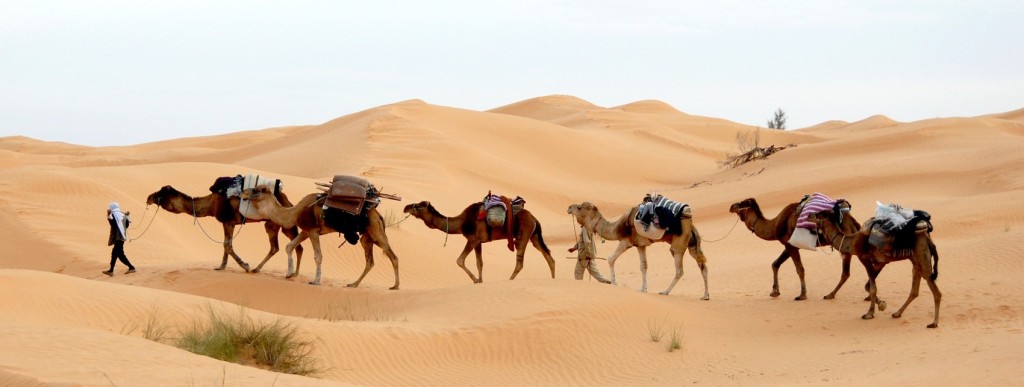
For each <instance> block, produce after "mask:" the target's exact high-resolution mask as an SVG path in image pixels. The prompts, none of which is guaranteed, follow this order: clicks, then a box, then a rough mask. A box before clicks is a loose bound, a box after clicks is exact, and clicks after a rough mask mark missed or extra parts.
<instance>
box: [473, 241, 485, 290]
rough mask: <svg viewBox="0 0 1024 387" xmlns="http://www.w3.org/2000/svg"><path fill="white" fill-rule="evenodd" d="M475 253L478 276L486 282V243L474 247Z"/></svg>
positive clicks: (481, 280)
mask: <svg viewBox="0 0 1024 387" xmlns="http://www.w3.org/2000/svg"><path fill="white" fill-rule="evenodd" d="M473 253H475V254H474V256H475V257H476V277H477V278H479V279H480V282H484V245H483V244H479V245H476V247H474V248H473Z"/></svg>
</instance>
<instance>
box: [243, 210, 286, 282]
mask: <svg viewBox="0 0 1024 387" xmlns="http://www.w3.org/2000/svg"><path fill="white" fill-rule="evenodd" d="M263 229H264V230H266V231H267V238H268V239H270V251H269V252H267V256H266V257H263V260H262V261H260V264H259V265H256V268H255V269H252V271H251V272H250V273H259V272H260V269H262V268H263V265H264V264H266V263H267V261H269V260H270V257H273V256H274V254H277V252H278V251H280V250H281V247H280V246H279V244H278V243H277V232H278V231H280V230H281V226H278V225H276V224H274V223H273V222H270V221H266V222H263ZM289 241H291V239H289Z"/></svg>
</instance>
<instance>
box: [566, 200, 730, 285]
mask: <svg viewBox="0 0 1024 387" xmlns="http://www.w3.org/2000/svg"><path fill="white" fill-rule="evenodd" d="M636 211H637V207H633V208H630V209H629V210H628V211H626V213H625V214H624V215H622V217H621V218H619V219H618V220H616V221H614V222H609V221H608V220H605V218H604V216H602V215H601V212H600V211H599V210H598V209H597V207H596V206H594V205H593V204H591V203H590V202H583V203H580V204H573V205H571V206H569V209H568V210H567V212H568V213H570V214H572V215H575V216H576V221H577V222H579V224H580V225H581V226H583V227H586V228H587V230H589V231H590V232H591V233H594V234H596V235H599V236H600V237H601V238H604V239H608V240H617V241H619V245H618V247H616V248H615V251H614V252H612V254H611V255H610V256H608V268H609V269H610V270H611V272H612V278H611V281H612V284H613V285H614V284H615V260H617V259H618V258H619V256H620V255H622V253H624V252H626V250H628V249H629V248H630V247H633V246H636V250H637V252H639V253H640V273H641V275H642V277H643V285H641V287H640V291H641V292H646V291H647V246H649V245H651V244H653V243H656V242H665V243H668V244H669V245H670V246H671V248H670V249H669V251H671V252H672V257H673V258H674V259H675V265H676V276H675V278H673V279H672V283H671V284H669V285H668V288H667V289H665V290H664V291H662V292H661V293H660V294H665V295H667V294H669V293H670V292H672V288H673V287H675V286H676V282H679V278H680V277H682V276H683V254H684V253H685V252H686V251H687V250H689V251H690V255H691V256H692V257H693V260H695V261H697V266H698V267H700V274H701V276H703V277H704V297H701V299H702V300H710V299H711V296H710V295H709V293H708V265H707V262H708V259H707V257H705V256H704V252H703V251H702V250H701V248H700V234H698V233H697V228H696V227H694V226H693V219H691V218H686V217H684V218H682V219H681V220H680V222H682V229H683V232H682V234H680V235H674V234H671V233H667V232H666V233H665V236H664V237H662V238H661V239H658V240H653V239H648V238H646V237H643V236H641V235H639V234H637V232H636V229H635V228H634V227H633V222H631V221H630V219H633V217H634V216H635V215H636Z"/></svg>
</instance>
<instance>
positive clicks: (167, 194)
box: [146, 185, 188, 206]
mask: <svg viewBox="0 0 1024 387" xmlns="http://www.w3.org/2000/svg"><path fill="white" fill-rule="evenodd" d="M183 195H184V194H182V193H181V192H178V190H176V189H174V187H171V186H169V185H165V186H163V188H160V190H159V191H156V192H153V193H151V194H149V196H147V197H146V205H147V206H148V205H150V204H156V205H158V206H159V205H161V204H164V203H167V202H168V201H170V199H172V198H174V197H180V196H183ZM184 196H188V195H184Z"/></svg>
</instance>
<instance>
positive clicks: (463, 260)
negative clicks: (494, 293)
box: [455, 241, 482, 284]
mask: <svg viewBox="0 0 1024 387" xmlns="http://www.w3.org/2000/svg"><path fill="white" fill-rule="evenodd" d="M473 247H474V246H473V242H470V241H466V248H464V249H462V254H460V255H459V259H457V260H455V263H456V264H458V265H459V267H461V268H462V271H465V272H466V275H468V276H469V279H471V280H473V283H475V284H478V283H480V282H482V281H481V280H480V279H477V278H476V276H475V275H473V272H471V271H469V269H467V268H466V256H467V255H469V252H470V251H473Z"/></svg>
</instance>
